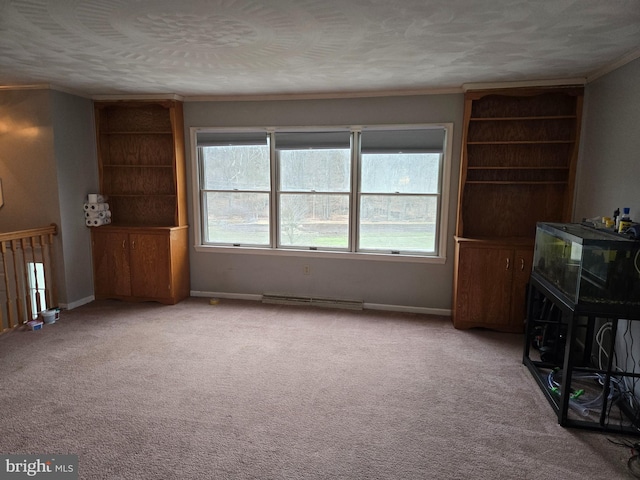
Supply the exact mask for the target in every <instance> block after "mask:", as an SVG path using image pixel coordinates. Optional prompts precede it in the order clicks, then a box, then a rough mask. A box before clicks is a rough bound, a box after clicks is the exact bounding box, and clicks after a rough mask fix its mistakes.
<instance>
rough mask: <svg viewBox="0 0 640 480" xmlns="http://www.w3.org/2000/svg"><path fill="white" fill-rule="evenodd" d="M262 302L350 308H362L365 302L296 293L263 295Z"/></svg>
mask: <svg viewBox="0 0 640 480" xmlns="http://www.w3.org/2000/svg"><path fill="white" fill-rule="evenodd" d="M262 303H273V304H277V305H309V306H313V307H325V308H346V309H348V310H362V308H363V306H362V305H363V303H362V301H359V300H342V299H338V298H320V297H298V296H295V295H277V294H267V293H265V294H264V295H262Z"/></svg>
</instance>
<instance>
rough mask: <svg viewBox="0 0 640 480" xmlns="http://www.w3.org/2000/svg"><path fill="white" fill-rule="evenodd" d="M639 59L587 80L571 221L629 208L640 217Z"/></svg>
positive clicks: (637, 217)
mask: <svg viewBox="0 0 640 480" xmlns="http://www.w3.org/2000/svg"><path fill="white" fill-rule="evenodd" d="M639 109H640V59H637V60H635V61H633V62H631V63H628V64H626V65H625V66H623V67H621V68H619V69H617V70H614V71H613V72H611V73H609V74H607V75H605V76H603V77H601V78H599V79H597V80H595V81H594V82H593V83H589V84H588V85H587V87H586V90H585V109H584V122H583V129H582V141H581V148H580V158H579V162H578V177H577V184H576V187H577V188H576V204H575V210H574V212H575V213H574V220H576V221H580V220H582V218H591V217H596V216H611V215H612V214H613V211H614V210H615V209H616V208H620V209H622V208H623V207H630V208H631V218H632V219H634V218H635V219H636V220H640V188H639V187H640V183H639V182H638V179H640V110H639Z"/></svg>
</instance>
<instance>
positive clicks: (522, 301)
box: [510, 249, 533, 332]
mask: <svg viewBox="0 0 640 480" xmlns="http://www.w3.org/2000/svg"><path fill="white" fill-rule="evenodd" d="M514 258H515V262H514V265H513V281H512V283H513V288H512V291H511V322H510V327H511V328H510V330H511V331H514V332H524V322H525V319H526V317H527V312H526V310H527V286H528V283H529V277H530V276H531V265H532V263H533V251H532V250H531V249H518V250H516V252H515V257H514Z"/></svg>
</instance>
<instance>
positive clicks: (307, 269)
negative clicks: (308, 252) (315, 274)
mask: <svg viewBox="0 0 640 480" xmlns="http://www.w3.org/2000/svg"><path fill="white" fill-rule="evenodd" d="M302 273H303V274H305V275H311V267H310V266H309V265H305V266H304V267H302Z"/></svg>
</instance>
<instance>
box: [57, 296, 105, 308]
mask: <svg viewBox="0 0 640 480" xmlns="http://www.w3.org/2000/svg"><path fill="white" fill-rule="evenodd" d="M95 299H96V297H94V296H93V295H90V296H88V297H84V298H81V299H80V300H76V301H75V302H71V303H61V304H60V305H58V306H59V307H60V308H61V309H63V310H73V309H74V308H78V307H81V306H82V305H86V304H87V303H91V302H93V301H94V300H95Z"/></svg>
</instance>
